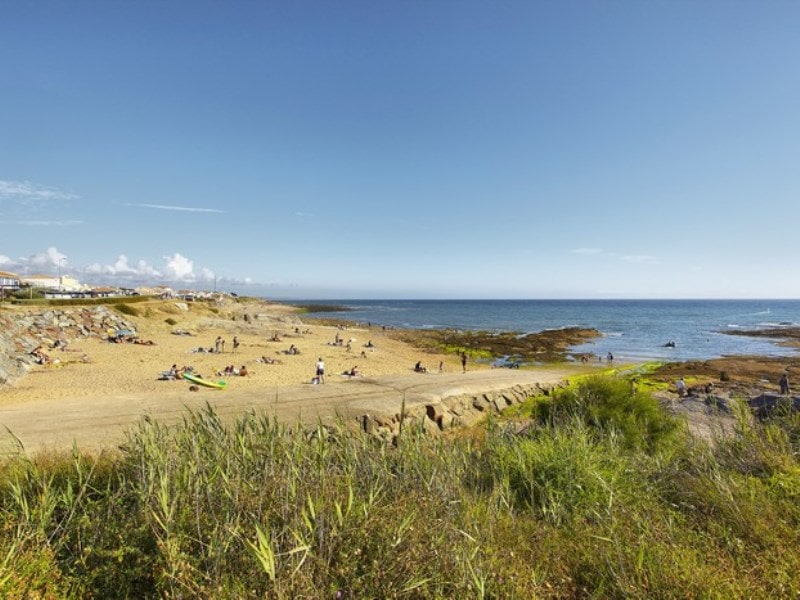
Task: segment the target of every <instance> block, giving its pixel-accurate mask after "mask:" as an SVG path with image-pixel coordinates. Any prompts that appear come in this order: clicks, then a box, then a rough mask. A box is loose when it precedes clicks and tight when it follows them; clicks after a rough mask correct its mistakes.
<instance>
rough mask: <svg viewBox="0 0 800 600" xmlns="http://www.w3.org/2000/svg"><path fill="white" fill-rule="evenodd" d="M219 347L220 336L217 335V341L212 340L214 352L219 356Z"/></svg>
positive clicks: (220, 342)
mask: <svg viewBox="0 0 800 600" xmlns="http://www.w3.org/2000/svg"><path fill="white" fill-rule="evenodd" d="M221 345H222V336H221V335H218V336H217V339H215V340H214V352H216V353H217V354H219V349H220V346H221Z"/></svg>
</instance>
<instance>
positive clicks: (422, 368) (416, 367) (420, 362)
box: [414, 360, 428, 373]
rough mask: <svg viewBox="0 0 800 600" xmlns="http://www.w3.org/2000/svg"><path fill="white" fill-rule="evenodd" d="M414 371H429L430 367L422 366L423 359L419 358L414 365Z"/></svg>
mask: <svg viewBox="0 0 800 600" xmlns="http://www.w3.org/2000/svg"><path fill="white" fill-rule="evenodd" d="M414 372H415V373H427V372H428V369H426V368H425V367H423V366H422V361H421V360H418V361H417V364H415V365H414Z"/></svg>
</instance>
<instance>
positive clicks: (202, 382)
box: [182, 373, 228, 390]
mask: <svg viewBox="0 0 800 600" xmlns="http://www.w3.org/2000/svg"><path fill="white" fill-rule="evenodd" d="M182 377H183V378H184V379H185V380H186V381H191V382H192V383H196V384H197V385H204V386H206V387H210V388H215V389H218V390H224V389H225V386H226V385H228V384H227V382H225V381H222V380H220V381H209V380H208V379H203V378H202V377H198V376H197V375H192V374H191V373H184V374H183V375H182Z"/></svg>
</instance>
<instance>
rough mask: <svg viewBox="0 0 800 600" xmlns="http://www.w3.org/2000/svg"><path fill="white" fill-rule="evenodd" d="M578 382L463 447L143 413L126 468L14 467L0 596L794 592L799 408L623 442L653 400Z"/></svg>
mask: <svg viewBox="0 0 800 600" xmlns="http://www.w3.org/2000/svg"><path fill="white" fill-rule="evenodd" d="M583 385H585V386H588V387H585V388H583V389H582V391H581V390H579V391H578V392H576V394H577V396H576V395H571V396H565V399H563V402H564V404H563V405H559V407H558V408H557V410H556V411H555V412H554V411H553V410H550V409H553V408H554V406H550V407H549V409H548V410H550V412H549V413H547V415H548V416H547V417H546V418H545V417H542V418H541V419H539V420H538V421H535V422H534V424H533V426H531V427H529V428H528V429H527V430H526V432H525V433H523V434H515V433H512V432H511V428H509V427H507V426H506V425H505V424H504V423H503V422H500V421H497V420H493V421H492V422H490V423H489V424H488V425H487V426H486V431H485V435H483V436H458V437H456V438H452V439H447V438H443V437H436V438H434V437H429V436H425V435H422V434H420V433H419V432H416V431H414V429H413V428H405V429H404V431H403V435H402V438H401V440H400V443H398V444H396V445H394V446H392V445H387V444H385V443H382V442H380V441H378V440H376V439H374V438H371V437H369V436H367V435H365V434H361V433H358V432H350V431H348V430H347V428H346V427H344V424H340V426H339V427H322V426H319V427H317V428H316V429H314V430H313V431H307V430H304V429H302V428H299V427H286V426H285V425H281V424H279V423H277V422H276V421H274V420H271V419H269V418H267V417H265V416H261V415H257V414H255V413H248V414H245V415H242V416H241V417H240V418H238V419H237V420H235V421H234V422H232V423H227V422H223V421H222V420H221V419H220V418H219V416H218V415H217V414H216V413H215V412H214V411H213V410H212V409H211V408H210V407H206V408H205V409H203V410H200V411H197V412H194V413H189V414H187V416H186V417H185V419H184V421H183V423H182V424H181V425H180V426H177V427H166V426H165V425H163V424H161V423H158V422H156V421H152V420H150V419H144V420H142V422H141V423H140V424H139V425H138V427H136V428H135V429H133V430H131V431H130V432H129V434H128V437H127V440H126V442H125V444H124V445H123V446H122V447H121V448H120V450H119V451H118V452H115V453H113V454H100V455H99V456H92V455H86V454H82V453H81V452H80V451H79V449H78V448H74V449H73V451H72V452H71V453H68V454H63V455H59V454H43V455H38V456H35V457H33V458H27V457H25V456H23V455H20V456H17V457H14V458H10V459H7V460H5V461H4V462H3V463H2V464H0V596H2V597H4V598H29V597H31V598H37V597H42V598H332V599H333V598H533V597H544V598H548V597H553V598H558V597H633V598H685V597H708V598H715V597H719V598H722V597H725V598H729V597H792V596H796V595H797V594H798V593H799V592H800V553H799V552H798V547H800V546H798V542H800V539H798V531H800V527H798V525H800V508H798V506H800V505H799V504H798V499H800V466H799V465H798V462H797V456H798V454H797V453H798V439H799V437H800V436H798V432H800V421H799V420H798V418H797V417H796V416H794V415H784V416H781V417H779V418H776V419H774V420H773V421H772V422H770V423H767V424H765V425H761V424H752V423H750V422H749V421H747V420H746V419H743V420H742V426H741V428H740V431H739V432H738V434H737V435H736V436H735V437H734V438H731V439H719V440H716V442H715V443H714V444H705V443H701V442H698V441H696V440H692V439H690V438H689V437H688V436H687V434H686V433H685V430H683V429H681V428H680V427H678V426H674V427H667V426H666V425H664V426H663V427H661V428H655V429H653V428H649V426H648V425H647V420H645V419H640V420H638V421H636V423H637V424H638V425H639V426H641V427H644V428H645V429H646V430H647V433H646V434H642V435H641V436H639V437H637V436H633V437H631V432H630V423H629V420H628V415H626V414H624V411H620V410H618V409H619V407H620V406H625V407H627V409H628V411H632V410H633V408H632V407H635V406H637V405H638V403H640V402H644V400H643V399H642V398H641V397H638V396H637V398H638V399H631V398H627V399H626V398H625V397H624V393H623V391H622V388H618V387H616V384H615V383H614V382H610V383H609V382H607V381H602V380H600V381H593V382H588V383H585V384H583ZM626 389H630V388H629V386H628V387H627V388H626ZM631 393H632V392H631ZM581 394H582V395H583V396H582V397H583V400H582V401H581V400H580V399H579V398H578V396H580V395H581ZM609 399H611V400H609ZM556 402H557V401H556ZM587 402H593V403H594V405H592V406H593V408H592V407H587V406H586V405H585V404H586V403H587ZM606 402H610V403H611V404H612V405H614V406H615V407H616V408H615V409H613V410H612V409H611V408H609V407H605V408H604V409H603V410H600V409H601V408H602V407H603V405H604V403H606ZM626 402H628V404H626ZM568 407H571V408H568ZM556 413H557V415H558V416H557V418H555V417H554V415H555V414H556ZM542 414H544V413H542ZM645 414H646V415H648V418H652V419H656V417H658V418H661V417H664V418H666V415H661V416H658V415H656V414H651V413H649V412H646V413H645ZM598 415H605V417H604V418H600V417H599V416H598ZM609 415H611V416H609ZM640 416H641V415H640ZM662 425H663V423H662ZM631 440H633V442H632V441H631ZM637 440H638V441H637Z"/></svg>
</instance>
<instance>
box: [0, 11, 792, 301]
mask: <svg viewBox="0 0 800 600" xmlns="http://www.w3.org/2000/svg"><path fill="white" fill-rule="evenodd" d="M798 23H800V3H797V2H778V1H774V2H773V1H770V2H741V1H736V0H726V1H723V2H703V1H685V2H684V1H680V0H670V1H666V2H659V1H648V2H633V1H630V2H620V1H613V2H611V1H609V2H570V1H563V2H562V1H560V2H533V1H525V2H469V1H458V2H445V1H435V0H434V1H421V2H413V1H408V2H380V1H374V0H371V1H365V2H280V3H279V2H203V1H192V2H178V1H175V2H155V1H141V2H115V1H110V2H109V1H104V2H80V1H70V2H62V1H58V2H51V1H48V0H38V1H36V2H23V1H15V0H12V1H7V2H4V3H2V5H0V78H2V81H3V82H4V86H3V91H2V93H0V231H2V236H0V270H7V271H16V272H20V273H30V272H34V271H35V272H50V273H55V272H56V271H57V269H59V268H61V269H62V270H63V271H64V272H69V273H72V274H74V275H76V276H77V277H78V278H80V279H85V280H90V281H97V282H99V281H103V282H109V283H113V282H119V283H136V282H149V283H161V282H167V283H171V284H176V285H178V286H179V287H197V288H206V289H208V288H211V287H213V285H214V282H215V280H216V285H217V286H218V288H219V289H231V290H236V291H239V292H245V293H252V294H259V295H267V296H272V297H276V298H350V297H361V298H364V297H374V298H616V297H629V298H650V297H660V298H683V297H698V298H705V297H712V298H713V297H726V298H729V297H761V298H763V297H778V298H797V297H800V277H798V264H799V262H798V257H799V255H800V250H798V244H797V241H796V239H795V238H796V236H795V235H794V229H795V225H796V224H797V223H798V222H800V197H799V196H800V193H799V192H800V168H798V166H797V165H798V157H800V110H798V107H800V77H798V66H797V65H798V57H800V35H798V34H797V33H798V29H797V24H798Z"/></svg>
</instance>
